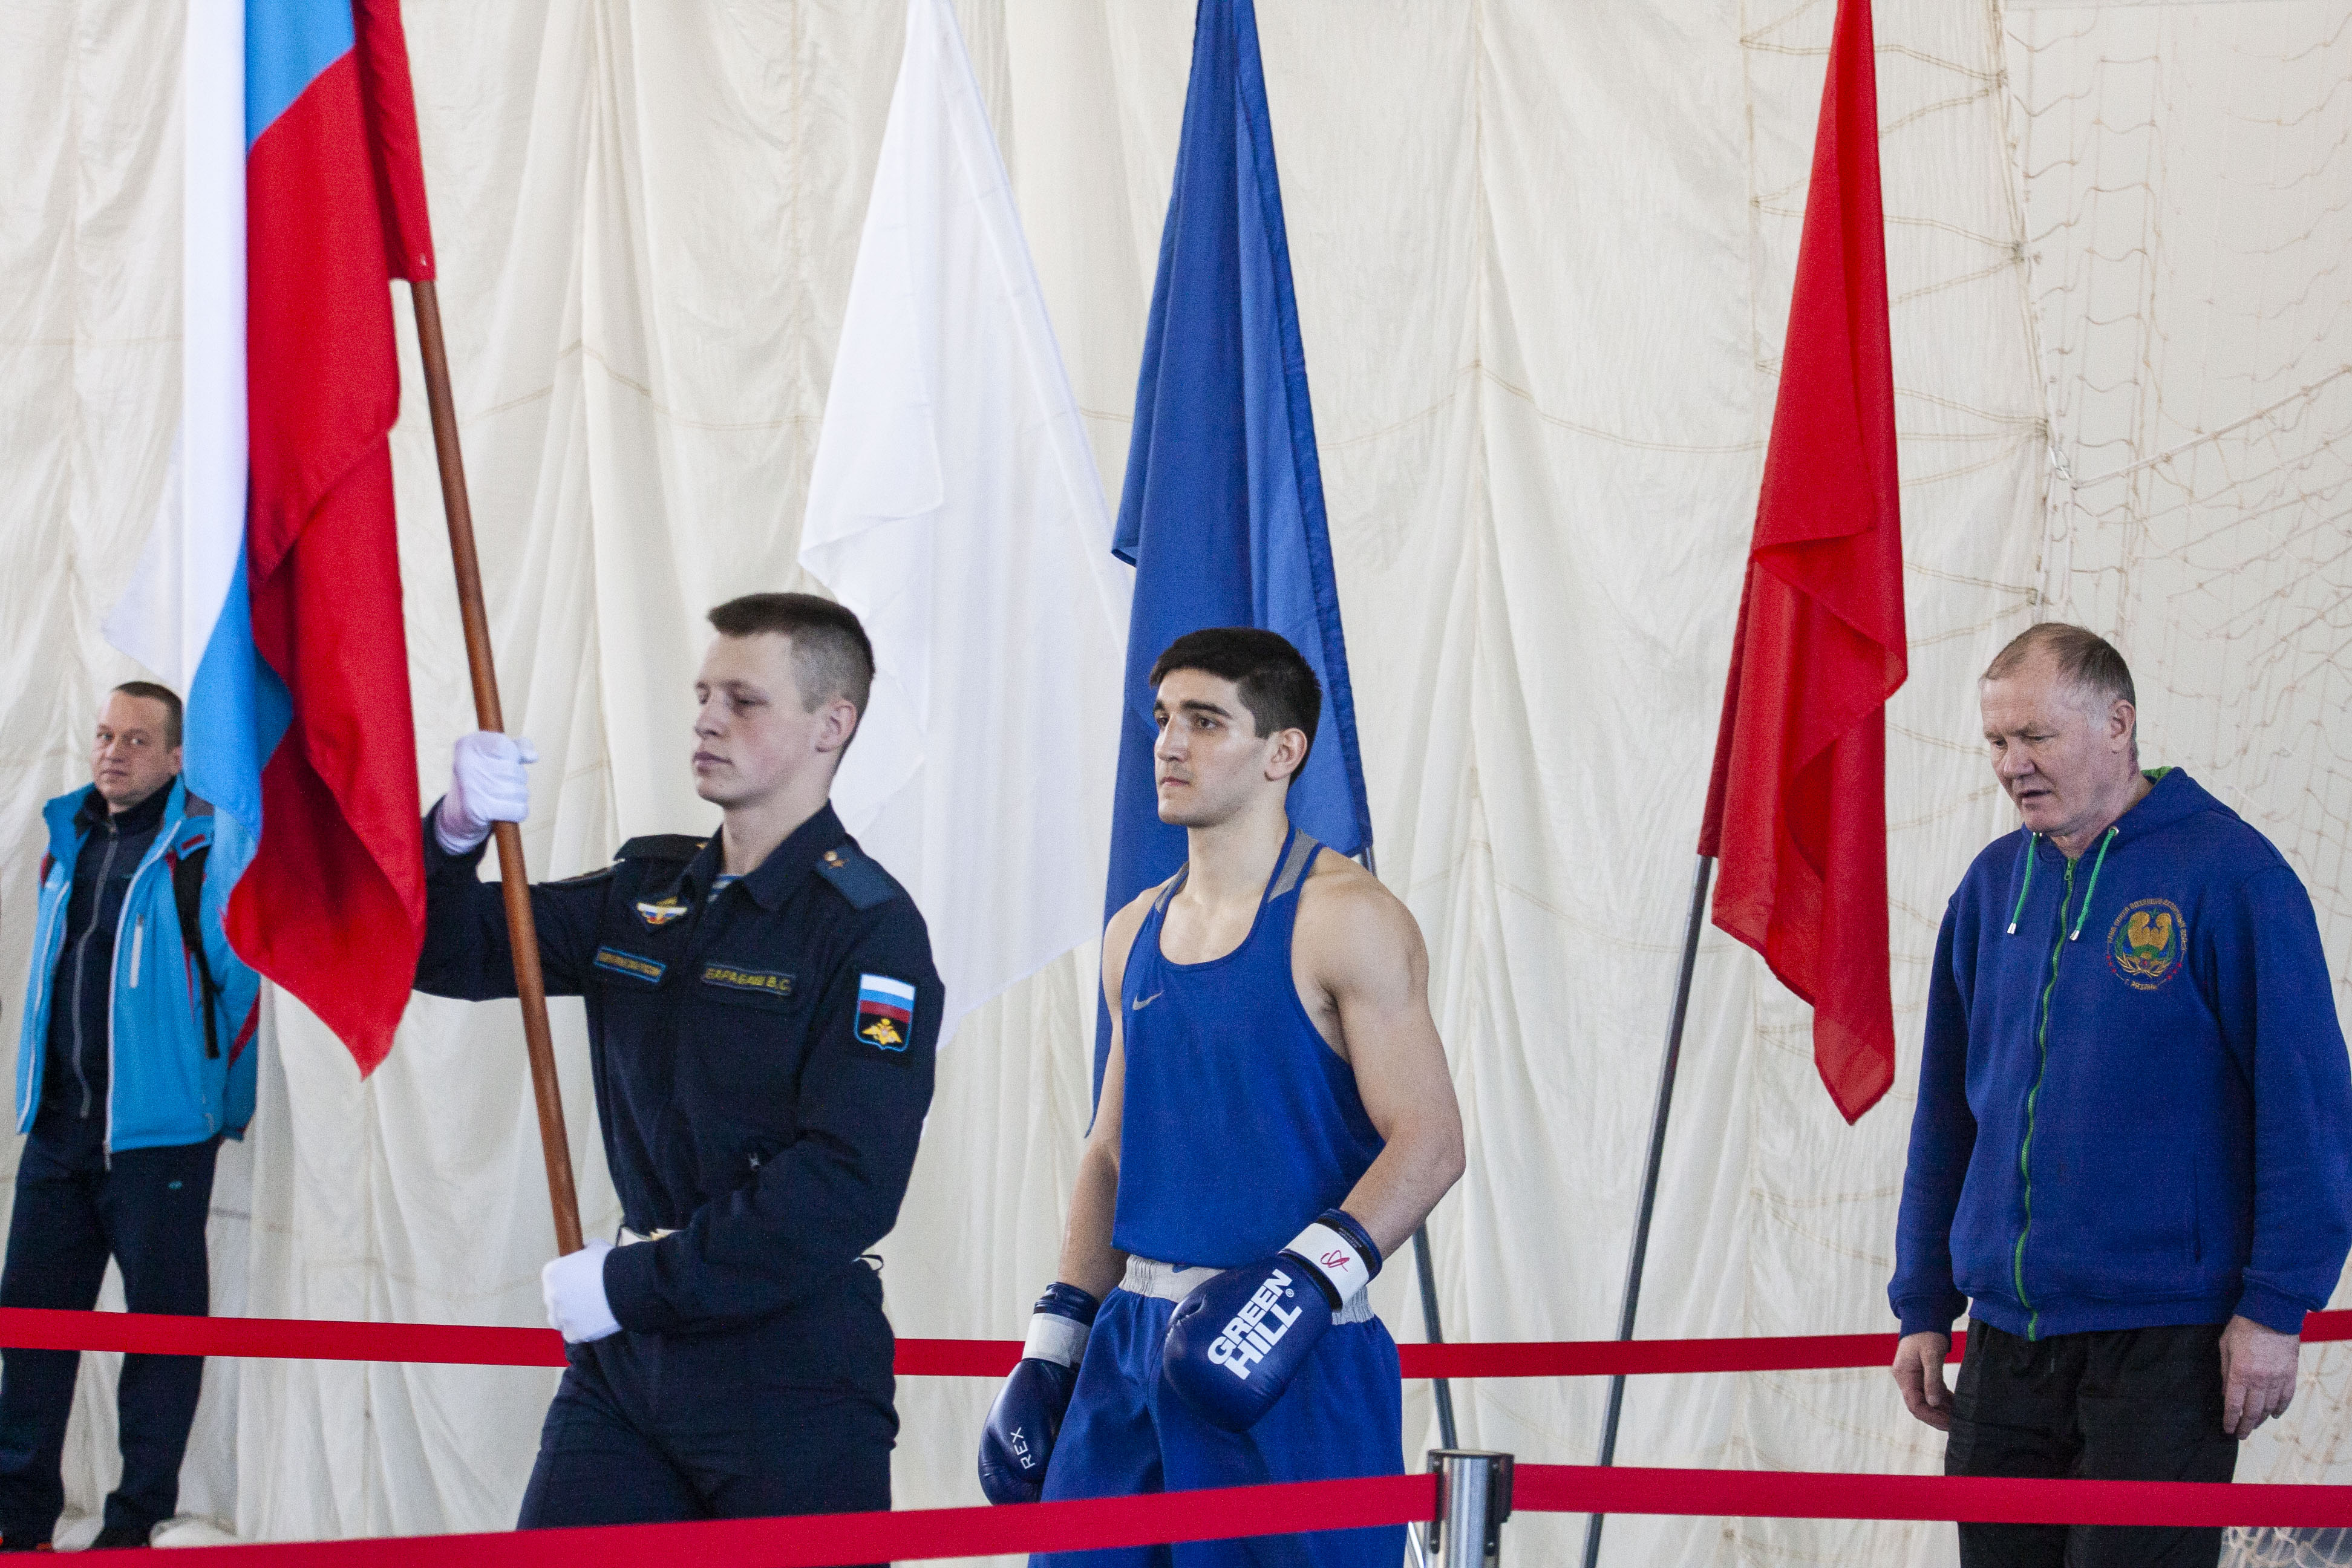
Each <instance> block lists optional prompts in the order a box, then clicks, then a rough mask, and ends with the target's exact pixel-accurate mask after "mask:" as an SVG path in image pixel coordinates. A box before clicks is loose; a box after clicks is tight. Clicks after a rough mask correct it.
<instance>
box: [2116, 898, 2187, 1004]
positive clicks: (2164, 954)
mask: <svg viewBox="0 0 2352 1568" xmlns="http://www.w3.org/2000/svg"><path fill="white" fill-rule="evenodd" d="M2188 952H2189V921H2188V917H2186V916H2185V915H2183V914H2182V913H2181V912H2180V906H2179V904H2176V903H2174V902H2173V901H2172V900H2170V899H2142V900H2138V901H2137V903H2133V904H2129V905H2126V907H2125V909H2124V911H2123V913H2121V914H2119V915H2117V916H2116V923H2115V924H2114V925H2112V926H2110V927H2108V928H2107V967H2108V968H2109V969H2112V970H2114V971H2115V972H2116V975H2117V976H2118V977H2119V978H2121V979H2122V981H2123V982H2124V984H2126V985H2128V986H2130V987H2131V988H2132V989H2133V990H2135V991H2154V990H2158V988H2160V987H2161V986H2163V984H2165V983H2166V982H2167V981H2168V980H2170V979H2171V978H2172V977H2173V976H2174V975H2175V974H2178V973H2179V972H2180V962H2181V960H2182V958H2183V957H2185V956H2186V955H2187V953H2188Z"/></svg>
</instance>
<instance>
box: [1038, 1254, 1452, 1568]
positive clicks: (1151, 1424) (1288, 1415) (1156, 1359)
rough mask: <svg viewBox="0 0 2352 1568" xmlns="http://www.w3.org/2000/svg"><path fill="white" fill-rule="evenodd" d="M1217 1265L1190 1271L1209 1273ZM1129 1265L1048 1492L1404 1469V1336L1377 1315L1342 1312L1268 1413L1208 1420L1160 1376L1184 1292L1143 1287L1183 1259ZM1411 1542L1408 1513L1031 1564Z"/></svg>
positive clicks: (1316, 1560) (1253, 1558) (1085, 1372)
mask: <svg viewBox="0 0 2352 1568" xmlns="http://www.w3.org/2000/svg"><path fill="white" fill-rule="evenodd" d="M1209 1272H1210V1271H1208V1270H1187V1271H1186V1273H1187V1274H1192V1273H1199V1274H1201V1275H1202V1277H1203V1278H1205V1277H1206V1275H1207V1274H1208V1273H1209ZM1127 1278H1128V1282H1127V1284H1126V1285H1124V1286H1122V1287H1121V1288H1120V1289H1116V1290H1113V1291H1112V1292H1111V1293H1110V1297H1109V1299H1108V1300H1106V1301H1104V1303H1103V1307H1102V1311H1101V1313H1100V1314H1099V1315H1098V1316H1097V1317H1096V1319H1095V1323H1094V1331H1093V1332H1092V1333H1091V1334H1089V1335H1088V1336H1087V1352H1086V1356H1085V1359H1084V1360H1082V1361H1081V1362H1080V1363H1078V1383H1077V1387H1076V1390H1074V1391H1073V1393H1072V1394H1071V1396H1070V1409H1069V1414H1068V1415H1066V1416H1064V1417H1063V1420H1062V1433H1061V1436H1060V1437H1059V1438H1058V1439H1057V1440H1056V1441H1055V1445H1054V1457H1053V1460H1052V1462H1051V1464H1050V1465H1049V1466H1048V1468H1047V1469H1046V1471H1045V1500H1046V1501H1047V1502H1059V1501H1064V1500H1068V1499H1071V1498H1095V1497H1134V1496H1137V1495H1139V1494H1141V1493H1145V1492H1162V1491H1193V1490H1197V1489H1202V1488H1204V1487H1246V1486H1258V1485H1263V1484H1265V1483H1267V1482H1271V1481H1323V1480H1336V1479H1341V1478H1344V1477H1350V1476H1395V1475H1402V1474H1403V1473H1404V1438H1403V1424H1404V1414H1403V1386H1402V1382H1401V1380H1400V1378H1399V1374H1398V1372H1397V1351H1396V1342H1395V1341H1394V1340H1391V1338H1389V1331H1388V1330H1387V1329H1385V1328H1383V1327H1382V1326H1381V1321H1380V1320H1379V1319H1378V1318H1372V1317H1367V1318H1365V1319H1364V1320H1363V1321H1357V1322H1345V1321H1343V1322H1340V1323H1339V1324H1337V1325H1335V1326H1334V1327H1333V1328H1332V1329H1331V1331H1329V1332H1328V1333H1327V1334H1325V1335H1324V1336H1323V1342H1322V1343H1320V1344H1318V1345H1317V1346H1316V1347H1315V1353H1314V1354H1313V1356H1311V1357H1310V1358H1309V1359H1308V1360H1307V1364H1306V1365H1305V1366H1304V1367H1301V1368H1300V1369H1299V1372H1298V1375H1297V1378H1296V1379H1295V1380H1294V1381H1293V1382H1292V1383H1291V1384H1290V1386H1289V1388H1288V1389H1287V1390H1286V1391H1285V1392H1284V1394H1283V1395H1282V1397H1281V1399H1279V1400H1278V1401H1276V1404H1275V1406H1274V1408H1273V1409H1272V1410H1270V1411H1268V1412H1267V1413H1266V1414H1265V1417H1264V1418H1263V1419H1262V1420H1260V1421H1259V1422H1258V1424H1257V1425H1256V1426H1253V1427H1251V1428H1250V1429H1249V1430H1248V1431H1246V1432H1227V1431H1224V1430H1223V1429H1222V1428H1219V1427H1216V1426H1211V1425H1209V1423H1208V1422H1206V1421H1204V1420H1202V1418H1201V1417H1200V1416H1199V1415H1197V1414H1195V1413H1194V1411H1193V1409H1192V1406H1191V1405H1187V1404H1185V1403H1184V1400H1183V1397H1182V1396H1181V1394H1177V1393H1176V1391H1175V1390H1173V1389H1171V1388H1170V1387H1169V1386H1168V1385H1167V1384H1165V1383H1163V1382H1162V1381H1161V1380H1160V1348H1161V1346H1162V1345H1163V1344H1165V1342H1167V1339H1168V1320H1169V1319H1170V1318H1171V1316H1173V1315H1174V1313H1175V1310H1176V1302H1175V1301H1174V1300H1166V1299H1164V1297H1163V1296H1162V1295H1160V1294H1149V1295H1147V1294H1139V1293H1138V1292H1137V1290H1136V1289H1133V1288H1132V1287H1134V1286H1136V1285H1138V1284H1145V1285H1147V1287H1149V1286H1150V1285H1154V1284H1157V1285H1160V1289H1163V1290H1167V1289H1171V1284H1170V1283H1169V1282H1171V1281H1177V1276H1176V1271H1175V1270H1173V1269H1171V1268H1168V1267H1167V1266H1166V1265H1164V1264H1155V1263H1152V1262H1150V1260H1148V1259H1145V1258H1134V1259H1131V1260H1130V1261H1129V1266H1128V1277H1127ZM1172 1293H1173V1294H1175V1295H1176V1296H1178V1297H1179V1298H1180V1299H1181V1295H1182V1291H1181V1289H1177V1290H1173V1292H1172ZM1343 1315H1344V1314H1343ZM1404 1548H1405V1542H1404V1526H1402V1525H1378V1526H1374V1527H1372V1528H1370V1529H1365V1530H1327V1531H1318V1532H1316V1533H1313V1534H1302V1535H1260V1536H1252V1537H1247V1538H1244V1539H1241V1540H1236V1541H1193V1542H1179V1543H1177V1544H1175V1545H1172V1546H1129V1547H1118V1548H1114V1549H1111V1550H1108V1551H1102V1552H1039V1553H1037V1554H1036V1555H1034V1556H1033V1557H1031V1558H1030V1559H1029V1563H1030V1568H1396V1565H1397V1564H1398V1563H1401V1562H1402V1561H1403V1560H1404Z"/></svg>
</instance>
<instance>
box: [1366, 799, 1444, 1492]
mask: <svg viewBox="0 0 2352 1568" xmlns="http://www.w3.org/2000/svg"><path fill="white" fill-rule="evenodd" d="M1356 858H1357V859H1359V860H1360V861H1362V862H1363V867H1364V869H1365V870H1367V871H1370V873H1371V874H1372V875H1373V876H1375V877H1377V876H1379V875H1380V874H1381V868H1380V862H1379V861H1378V860H1377V859H1375V858H1373V856H1372V846H1371V840H1370V838H1369V837H1368V838H1366V840H1365V841H1364V852H1363V853H1362V854H1361V855H1359V856H1358V857H1356ZM1412 1267H1413V1272H1414V1273H1415V1274H1417V1275H1418V1276H1419V1277H1420V1279H1421V1324H1422V1327H1423V1329H1425V1330H1426V1331H1428V1333H1429V1342H1430V1343H1431V1344H1433V1345H1442V1344H1444V1342H1445V1326H1444V1324H1443V1323H1442V1322H1440V1321H1438V1317H1437V1265H1436V1264H1435V1263H1433V1261H1431V1259H1430V1255H1429V1224H1428V1222H1427V1221H1425V1220H1424V1221H1423V1223H1422V1224H1421V1225H1420V1226H1418V1227H1416V1228H1415V1229H1414V1231H1413V1233H1412ZM1431 1386H1432V1387H1433V1388H1434V1389H1435V1390H1436V1391H1437V1435H1438V1436H1440V1437H1442V1438H1443V1439H1444V1446H1445V1447H1448V1448H1454V1447H1460V1446H1461V1445H1460V1444H1459V1443H1458V1442H1457V1441H1455V1438H1454V1385H1453V1384H1451V1383H1450V1382H1448V1381H1447V1380H1446V1379H1444V1378H1442V1377H1441V1378H1435V1379H1433V1380H1432V1383H1431Z"/></svg>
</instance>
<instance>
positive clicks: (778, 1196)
mask: <svg viewBox="0 0 2352 1568" xmlns="http://www.w3.org/2000/svg"><path fill="white" fill-rule="evenodd" d="M719 849H720V847H719V840H718V839H717V838H712V839H710V840H709V841H708V842H705V841H702V840H698V839H694V838H683V837H656V838H636V839H632V840H630V841H629V842H628V843H627V844H625V845H624V846H622V847H621V853H620V857H619V859H618V861H617V863H615V864H614V865H613V866H612V867H610V868H607V869H605V870H603V871H599V872H596V873H594V874H593V875H590V876H586V877H580V878H574V879H572V880H570V881H565V882H551V883H542V884H541V885H539V886H537V887H535V888H533V889H531V908H532V911H533V913H534V914H535V915H536V917H537V920H538V923H539V946H540V957H541V964H542V966H543V967H544V969H545V971H546V975H547V989H548V991H549V993H550V994H558V995H579V996H582V997H584V998H585V999H586V1002H587V1007H588V1037H589V1050H590V1057H591V1060H592V1062H593V1067H594V1072H595V1082H596V1109H597V1113H598V1120H599V1122H600V1124H601V1125H602V1127H603V1130H604V1157H605V1161H606V1163H607V1164H608V1165H609V1166H610V1167H611V1169H612V1173H613V1183H614V1186H615V1187H616V1188H617V1189H618V1190H619V1193H620V1198H621V1209H622V1215H623V1224H624V1225H625V1226H626V1227H627V1229H628V1230H629V1231H631V1232H634V1233H635V1234H637V1235H639V1236H649V1237H656V1239H653V1240H650V1241H644V1242H640V1243H637V1244H635V1245H626V1246H623V1247H619V1248H617V1249H616V1250H614V1252H613V1253H611V1254H610V1255H609V1256H608V1257H607V1258H605V1261H604V1290H605V1295H606V1297H607V1298H608V1300H610V1303H611V1306H612V1310H613V1315H614V1317H615V1318H616V1319H618V1320H619V1321H620V1323H621V1328H622V1331H621V1332H620V1333H617V1334H614V1335H612V1336H610V1337H609V1338H606V1339H603V1340H599V1341H596V1342H593V1343H588V1344H576V1345H573V1346H572V1347H571V1352H570V1353H571V1369H570V1370H569V1371H568V1372H566V1373H564V1376H563V1383H562V1387H561V1388H560V1389H559V1390H558V1392H557V1394H556V1396H555V1402H554V1404H553V1405H551V1406H550V1408H549V1410H548V1414H547V1422H546V1426H545V1427H544V1428H543V1430H542V1431H541V1438H540V1453H539V1462H538V1465H537V1467H536V1468H534V1469H533V1471H532V1474H531V1480H530V1489H529V1491H528V1492H527V1493H526V1494H525V1496H524V1499H523V1508H522V1519H521V1523H522V1525H523V1526H524V1527H525V1528H530V1527H534V1526H542V1525H563V1524H607V1523H630V1522H638V1521H656V1520H676V1519H697V1518H740V1517H749V1516H759V1515H772V1514H784V1513H811V1512H835V1511H849V1510H865V1509H884V1508H887V1507H889V1506H890V1447H891V1445H892V1442H893V1440H894V1438H895V1436H896V1435H897V1431H898V1417H897V1415H896V1414H895V1412H894V1409H893V1406H892V1403H891V1399H892V1389H893V1384H892V1378H891V1371H890V1365H891V1358H892V1352H893V1342H892V1338H891V1333H890V1326H889V1323H888V1322H887V1320H886V1319H885V1318H884V1317H883V1314H882V1283H881V1279H880V1278H879V1277H878V1275H877V1272H876V1270H875V1268H874V1266H873V1265H871V1264H870V1263H868V1262H866V1260H865V1258H864V1255H865V1254H866V1251H867V1249H868V1248H870V1247H873V1246H874V1244H875V1243H876V1242H877V1241H879V1240H880V1239H881V1238H882V1237H883V1236H884V1234H885V1233H887V1231H888V1230H889V1229H890V1227H891V1226H892V1225H893V1224H895V1223H896V1221H897V1219H898V1204H899V1201H900V1199H901V1198H903V1197H904V1196H905V1194H906V1190H907V1180H908V1173H909V1172H910V1171H911V1169H912V1167H913V1165H914V1161H915V1144H916V1140H917V1138H918V1137H919V1134H920V1133H921V1131H922V1125H923V1116H924V1113H925V1111H926V1110H929V1106H930V1100H931V1076H932V1048H933V1047H934V1045H935V1044H936V1043H937V1041H938V1037H939V1028H940V1006H941V998H942V993H941V988H940V978H939V973H938V972H937V971H936V970H935V969H934V968H933V967H932V963H931V949H930V938H929V933H928V932H927V931H926V930H925V928H924V925H923V917H922V915H921V914H920V913H919V911H918V910H916V908H915V905H914V900H912V899H910V898H908V895H907V893H906V890H905V889H902V888H900V887H899V886H898V883H897V882H896V881H895V880H893V879H891V877H890V875H889V873H888V872H887V871H885V870H883V869H882V868H881V867H880V866H879V865H877V864H876V863H875V862H874V861H873V860H872V859H870V858H867V857H866V855H865V854H864V853H863V852H862V851H861V850H859V848H858V847H857V844H856V840H855V839H853V838H851V837H849V835H848V834H847V833H846V832H845V831H844V830H843V828H842V826H841V819H840V818H839V817H837V816H835V815H834V812H833V808H832V807H831V806H829V805H828V806H826V807H825V808H824V809H823V810H821V811H819V812H818V813H817V814H816V816H814V817H812V818H810V819H809V821H808V822H807V823H805V824H803V826H801V827H800V828H799V829H798V830H797V831H796V832H794V833H793V836H792V837H789V838H787V839H786V840H785V841H784V842H783V843H782V844H781V845H779V846H778V847H776V849H775V851H774V852H773V853H772V854H771V855H770V856H769V857H768V858H767V859H766V860H765V861H763V862H762V863H761V865H760V867H759V868H758V869H756V870H754V871H752V872H751V873H750V874H748V875H746V876H743V877H741V878H740V879H727V878H725V877H723V875H722V874H721V859H720V852H719ZM481 858H482V852H481V851H480V850H476V851H474V852H473V853H472V854H470V855H464V856H452V855H447V854H445V853H444V852H443V851H442V849H441V847H440V845H439V842H438V839H437V838H436V835H435V833H434V830H433V826H432V821H431V818H430V817H428V818H427V819H426V826H425V871H426V888H427V894H426V921H425V951H424V953H423V956H422V957H421V958H420V959H419V960H418V963H417V967H416V984H417V988H418V989H419V990H421V991H426V992H430V993H432V994H435V995H439V996H457V997H467V998H472V999H476V1000H479V999H484V998H488V997H493V996H511V995H513V994H515V982H514V965H513V957H512V949H511V947H510V945H509V941H508V936H507V924H506V915H505V910H504V905H503V904H502V902H501V900H500V896H499V888H498V885H497V884H495V883H487V882H483V881H481V880H480V879H479V875H478V870H477V867H478V864H479V862H480V860H481ZM909 993H911V995H912V1003H911V1005H908V1004H907V1001H906V998H907V997H908V994H909ZM665 1232H667V1233H669V1234H662V1233H665Z"/></svg>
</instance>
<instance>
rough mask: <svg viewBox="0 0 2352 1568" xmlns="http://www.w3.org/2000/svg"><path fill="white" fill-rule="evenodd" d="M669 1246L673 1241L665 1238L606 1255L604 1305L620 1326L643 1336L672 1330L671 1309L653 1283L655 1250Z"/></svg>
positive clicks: (641, 1242)
mask: <svg viewBox="0 0 2352 1568" xmlns="http://www.w3.org/2000/svg"><path fill="white" fill-rule="evenodd" d="M670 1245H671V1238H670V1237H663V1238H662V1239H661V1240H659V1241H640V1242H638V1243H636V1244H635V1245H634V1246H631V1247H614V1248H613V1250H612V1251H610V1252H608V1253H606V1254H604V1304H605V1305H606V1306H608V1307H610V1308H612V1309H613V1317H614V1320H615V1321H618V1322H619V1323H620V1325H621V1327H623V1328H625V1329H627V1330H630V1331H633V1332H635V1333H640V1334H661V1333H667V1332H669V1331H671V1329H672V1327H673V1326H674V1323H673V1320H672V1317H671V1314H670V1310H669V1308H668V1306H667V1303H665V1302H664V1301H663V1300H662V1299H661V1293H660V1291H659V1290H657V1289H656V1287H655V1283H654V1266H655V1256H654V1255H655V1251H656V1248H659V1247H667V1246H670Z"/></svg>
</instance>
